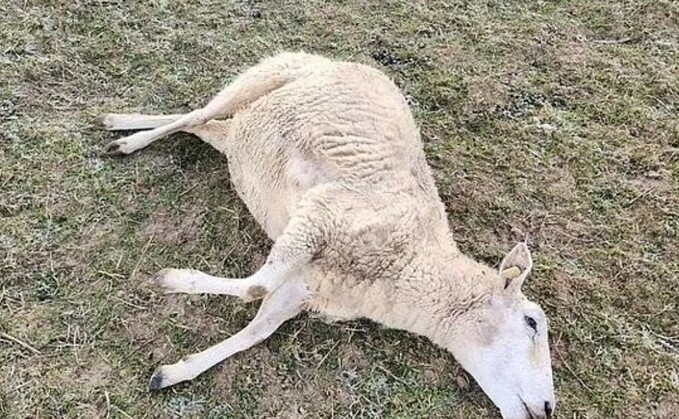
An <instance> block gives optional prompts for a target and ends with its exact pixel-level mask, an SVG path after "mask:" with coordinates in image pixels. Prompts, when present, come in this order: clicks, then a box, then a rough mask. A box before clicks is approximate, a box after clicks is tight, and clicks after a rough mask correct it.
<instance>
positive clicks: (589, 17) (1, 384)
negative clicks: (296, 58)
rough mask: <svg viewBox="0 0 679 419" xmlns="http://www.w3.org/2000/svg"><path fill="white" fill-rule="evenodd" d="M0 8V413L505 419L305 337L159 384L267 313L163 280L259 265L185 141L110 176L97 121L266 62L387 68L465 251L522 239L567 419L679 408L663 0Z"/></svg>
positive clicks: (422, 363)
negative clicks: (309, 60)
mask: <svg viewBox="0 0 679 419" xmlns="http://www.w3.org/2000/svg"><path fill="white" fill-rule="evenodd" d="M276 3H279V4H274V3H273V2H258V1H234V2H223V1H217V0H206V1H201V2H194V1H189V0H181V1H172V0H152V1H141V0H134V1H123V0H99V1H95V0H90V1H85V0H76V1H64V0H56V1H45V0H42V1H40V0H25V1H21V2H3V3H2V4H0V16H1V17H0V47H1V48H0V53H1V55H0V80H1V81H2V82H1V83H0V123H1V126H0V191H1V194H0V261H1V262H0V416H2V417H8V418H26V417H35V418H61V417H68V418H92V417H101V418H104V417H107V418H109V417H110V418H129V417H132V418H143V417H154V418H155V417H207V418H217V417H231V418H253V417H262V418H263V417H280V418H296V417H313V418H316V417H318V418H321V417H338V418H340V417H360V418H378V417H379V418H426V417H430V418H443V417H452V418H489V417H491V418H494V417H499V415H498V414H497V412H496V410H495V409H494V408H493V406H492V405H491V403H490V402H489V401H488V399H487V398H486V397H485V396H484V395H483V393H482V392H481V391H480V390H479V388H478V386H477V385H476V384H475V383H474V382H473V380H471V379H470V378H469V377H468V376H467V375H466V374H465V373H464V372H463V371H462V370H461V368H460V367H459V366H458V365H457V364H456V362H455V361H454V359H453V358H452V357H451V356H450V355H449V354H447V353H446V352H444V351H442V350H439V349H437V348H436V347H434V346H433V345H432V344H430V343H429V342H428V341H427V340H425V339H423V338H419V337H415V336H412V335H410V334H407V333H403V332H397V331H390V330H384V329H382V328H380V327H379V326H376V325H374V324H371V323H369V322H363V321H360V322H351V323H348V324H344V325H341V326H330V325H326V324H324V323H323V322H321V321H319V320H317V319H314V318H311V317H309V316H305V315H302V316H300V317H299V318H297V319H295V320H293V321H290V322H289V323H287V324H286V325H285V326H284V327H283V328H281V329H280V330H279V331H278V332H277V333H276V334H275V335H274V336H273V337H272V338H270V339H269V340H267V341H265V342H264V343H262V344H260V345H258V346H257V347H255V348H253V349H251V350H248V351H246V352H244V353H242V354H239V355H237V356H234V357H233V358H232V359H229V360H227V361H226V362H224V363H222V364H221V365H219V366H218V367H216V368H214V369H212V370H211V371H209V372H208V373H206V374H204V375H202V376H200V377H199V378H198V379H196V380H195V381H193V382H191V383H188V384H182V385H179V386H177V387H175V388H172V389H169V390H167V391H162V392H157V393H148V392H147V391H146V385H147V380H148V379H149V377H150V374H151V372H152V370H153V369H154V367H155V366H157V365H159V364H161V363H172V362H175V361H177V360H178V359H180V358H181V357H182V356H184V355H187V354H189V353H192V352H195V351H198V350H201V349H204V348H206V347H207V346H209V345H211V344H214V343H216V342H219V341H221V340H223V339H225V338H226V337H228V336H229V335H231V334H232V333H234V332H236V331H237V330H239V329H240V328H242V327H243V326H244V325H245V324H247V322H248V320H249V319H250V318H251V317H252V316H253V315H254V313H255V311H256V309H257V305H256V304H255V303H249V304H245V303H241V302H238V301H234V300H232V299H229V298H226V297H217V296H191V297H186V296H171V297H165V296H163V295H160V294H158V293H157V292H155V291H154V290H153V289H152V288H151V287H149V286H148V283H147V279H148V277H149V276H150V275H151V274H153V273H154V272H155V271H157V270H159V269H161V268H167V267H191V268H195V269H200V270H204V271H207V272H210V273H215V274H220V275H224V276H237V277H239V276H245V275H248V274H249V273H252V272H253V271H254V270H255V269H257V267H258V266H259V265H260V263H261V262H262V260H263V259H264V257H265V255H266V253H267V249H268V247H269V245H270V243H269V242H268V240H267V238H266V236H265V235H264V234H263V233H262V231H261V230H260V229H259V227H258V226H257V225H256V224H255V222H254V221H253V219H252V218H251V217H250V216H249V214H248V212H247V209H246V208H245V207H244V205H243V204H242V203H241V202H240V201H239V199H238V198H237V196H236V193H235V191H234V190H233V189H232V187H231V186H230V183H229V176H228V173H227V170H226V167H227V162H226V159H225V158H224V157H223V156H221V155H219V154H218V153H217V152H216V151H214V150H213V149H211V148H210V147H209V146H208V145H206V144H203V143H201V142H200V141H199V140H197V139H196V138H194V137H192V136H189V135H175V136H172V137H171V138H168V139H165V140H163V141H160V142H158V143H156V144H154V145H152V146H151V147H149V148H148V149H146V150H144V151H143V152H140V153H137V154H135V155H134V156H130V157H126V158H106V157H103V156H102V155H101V151H102V149H103V146H104V145H105V144H106V143H107V142H108V141H110V140H112V139H115V138H117V137H119V135H118V134H114V133H106V132H101V131H97V130H95V129H94V128H93V127H92V125H91V122H92V120H93V119H94V117H95V116H96V115H98V114H100V113H104V112H115V111H117V112H164V113H169V112H185V111H188V110H190V109H194V108H196V107H198V106H200V105H202V104H204V103H205V102H206V101H207V100H208V99H209V98H210V97H211V96H212V95H214V94H215V93H216V92H217V91H218V90H219V89H220V87H221V86H223V85H224V84H225V83H227V82H228V81H229V80H230V79H231V78H233V77H234V76H235V75H236V74H238V73H239V72H240V71H242V70H243V69H244V68H247V67H248V66H249V65H251V64H253V63H255V62H257V61H258V60H260V59H261V58H262V57H265V56H268V55H270V54H272V53H274V52H276V51H280V50H301V49H303V50H306V51H311V52H317V53H322V54H325V55H328V56H332V57H336V58H343V59H349V60H354V61H360V62H364V63H369V64H371V65H374V66H377V67H379V68H381V69H382V70H384V71H385V72H386V73H388V74H389V75H391V76H392V77H393V78H394V80H395V81H396V83H397V84H398V85H399V86H400V87H401V88H402V90H403V91H404V92H405V94H406V95H407V97H408V100H409V102H410V103H411V105H412V108H413V111H414V113H415V116H416V119H417V121H418V124H419V125H420V126H421V130H422V134H423V141H424V143H425V149H426V152H427V156H428V160H429V162H430V164H431V165H432V167H433V168H434V171H435V175H436V179H437V184H438V187H439V189H440V193H441V196H442V198H443V200H444V202H445V204H446V207H447V209H448V211H449V218H450V221H451V224H452V226H453V229H454V232H455V235H456V238H457V240H458V241H459V244H460V248H461V249H462V250H463V251H465V252H467V253H469V254H471V255H473V256H474V257H476V258H478V259H480V260H483V261H485V262H487V263H489V264H493V265H496V264H497V263H498V262H499V260H500V259H501V257H502V255H503V254H504V253H505V252H506V251H508V250H509V249H510V248H511V247H512V246H513V245H514V244H515V243H516V242H517V241H519V240H522V239H524V238H525V237H526V236H527V237H528V238H529V241H530V244H531V247H532V249H533V252H534V256H535V259H536V268H535V269H534V271H533V273H532V275H531V277H530V278H529V281H528V282H527V284H526V290H525V291H526V293H527V295H528V296H529V297H530V298H532V299H534V300H536V301H538V302H540V303H541V304H542V306H543V307H544V309H545V311H546V312H547V314H548V315H549V316H550V321H551V324H550V327H551V346H552V358H553V363H554V372H555V384H556V391H557V398H558V406H557V412H558V415H557V416H558V417H560V418H604V417H605V418H609V417H613V418H622V417H625V418H648V417H656V418H674V417H676V416H677V414H679V413H678V412H679V326H678V325H679V306H678V301H679V284H678V273H679V123H678V119H677V117H678V115H679V109H678V108H677V106H678V104H679V76H678V74H679V73H678V68H677V63H678V62H679V4H678V3H677V2H674V1H670V0H653V1H651V0H648V1H642V0H635V1H631V0H623V1H613V0H609V1H596V0H563V1H556V0H554V1H514V2H503V1H500V0H480V1H461V0H451V1H424V0H420V1H409V2H401V1H386V2H366V1H354V0H347V1H339V2H321V1H305V2H294V3H292V2H285V3H284V2H276Z"/></svg>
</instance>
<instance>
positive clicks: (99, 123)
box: [92, 115, 111, 131]
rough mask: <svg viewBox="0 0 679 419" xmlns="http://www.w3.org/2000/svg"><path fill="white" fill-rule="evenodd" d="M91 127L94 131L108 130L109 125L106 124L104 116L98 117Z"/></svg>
mask: <svg viewBox="0 0 679 419" xmlns="http://www.w3.org/2000/svg"><path fill="white" fill-rule="evenodd" d="M92 127H93V128H96V129H105V130H107V131H108V130H110V129H111V124H109V123H107V122H106V115H99V116H98V117H96V118H94V120H93V121H92Z"/></svg>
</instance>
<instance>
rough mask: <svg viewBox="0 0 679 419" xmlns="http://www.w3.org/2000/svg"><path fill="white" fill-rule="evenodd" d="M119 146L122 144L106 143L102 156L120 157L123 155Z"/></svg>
mask: <svg viewBox="0 0 679 419" xmlns="http://www.w3.org/2000/svg"><path fill="white" fill-rule="evenodd" d="M121 146H122V144H120V143H117V142H115V141H113V142H112V143H108V144H107V145H106V148H105V149H104V154H106V155H107V156H122V155H124V154H125V153H123V151H122V150H121V149H120V147H121Z"/></svg>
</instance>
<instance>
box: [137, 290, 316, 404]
mask: <svg viewBox="0 0 679 419" xmlns="http://www.w3.org/2000/svg"><path fill="white" fill-rule="evenodd" d="M306 297H307V290H306V286H305V284H304V282H303V281H302V280H301V279H299V278H297V279H294V280H290V281H286V282H285V283H283V284H281V285H280V286H279V287H278V288H276V289H275V290H274V291H273V292H272V293H270V294H269V295H268V296H267V297H266V298H265V299H264V301H263V302H262V305H261V307H260V308H259V311H258V312H257V316H255V318H254V319H253V320H252V322H250V324H248V325H247V326H246V327H245V328H244V329H243V330H241V331H240V332H238V333H236V334H235V335H233V336H231V337H230V338H228V339H226V340H225V341H223V342H221V343H219V344H217V345H215V346H213V347H211V348H209V349H207V350H205V351H203V352H199V353H197V354H194V355H190V356H188V357H186V358H184V359H183V360H181V361H179V362H177V363H176V364H172V365H164V366H162V367H160V368H158V369H157V370H156V371H155V372H154V374H153V377H151V381H150V383H149V390H158V389H161V388H164V387H168V386H171V385H174V384H177V383H180V382H182V381H187V380H192V379H194V378H195V377H197V376H198V375H200V374H201V373H203V372H205V371H207V370H208V369H210V368H211V367H213V366H215V365H217V364H218V363H220V362H221V361H223V360H225V359H226V358H228V357H230V356H231V355H233V354H235V353H238V352H241V351H244V350H246V349H248V348H250V347H252V346H254V345H256V344H257V343H259V342H261V341H263V340H265V339H266V338H268V337H269V336H271V334H273V332H275V331H276V329H278V328H279V327H280V326H281V325H282V324H283V323H284V322H285V321H287V320H289V319H291V318H293V317H295V316H296V315H297V314H299V313H300V312H301V311H302V306H303V303H304V300H305V298H306Z"/></svg>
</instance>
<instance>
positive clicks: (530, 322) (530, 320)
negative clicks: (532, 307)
mask: <svg viewBox="0 0 679 419" xmlns="http://www.w3.org/2000/svg"><path fill="white" fill-rule="evenodd" d="M523 319H524V320H525V321H526V324H527V325H528V326H529V327H530V328H531V329H533V330H535V331H536V332H537V331H538V322H536V321H535V319H534V318H532V317H530V316H523Z"/></svg>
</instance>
